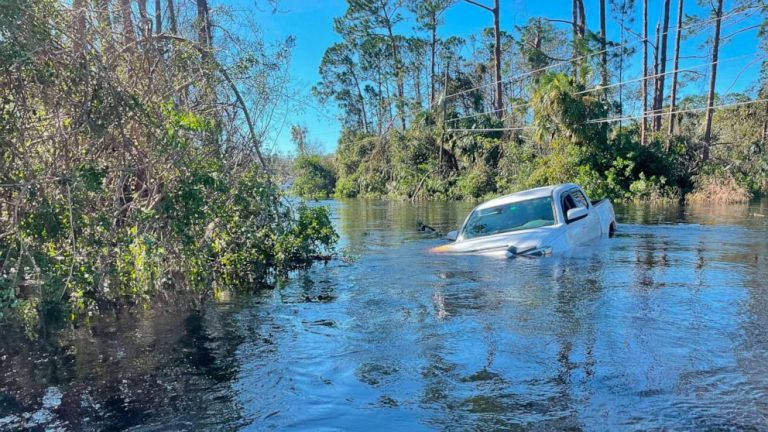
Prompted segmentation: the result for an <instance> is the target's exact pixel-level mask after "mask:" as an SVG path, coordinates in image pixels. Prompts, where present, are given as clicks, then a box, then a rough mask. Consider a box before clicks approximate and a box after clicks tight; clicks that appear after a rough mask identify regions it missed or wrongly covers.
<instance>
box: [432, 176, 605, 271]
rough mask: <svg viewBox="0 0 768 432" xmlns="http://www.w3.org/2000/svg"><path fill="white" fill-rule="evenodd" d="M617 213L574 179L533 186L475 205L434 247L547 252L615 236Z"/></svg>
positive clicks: (516, 253)
mask: <svg viewBox="0 0 768 432" xmlns="http://www.w3.org/2000/svg"><path fill="white" fill-rule="evenodd" d="M615 231H616V216H615V214H614V211H613V205H612V204H611V202H610V201H609V200H608V199H602V200H598V201H590V200H589V199H588V198H587V194H586V193H584V190H583V189H582V188H581V187H580V186H578V185H576V184H573V183H566V184H560V185H555V186H547V187H541V188H536V189H530V190H526V191H522V192H517V193H514V194H511V195H506V196H503V197H500V198H496V199H493V200H491V201H487V202H484V203H482V204H480V205H479V206H477V207H475V208H474V209H473V210H472V212H470V214H469V215H468V216H467V218H466V219H465V220H464V223H463V224H462V226H461V228H459V230H457V231H451V232H449V233H448V235H447V236H446V239H447V240H449V241H450V243H448V244H444V245H441V246H437V247H434V248H432V249H431V250H430V251H431V252H434V253H458V254H493V255H496V254H500V255H506V256H508V257H519V256H543V255H550V254H552V253H554V252H561V251H564V250H567V249H570V248H572V247H575V246H578V245H581V244H585V243H589V242H591V241H594V240H596V239H599V238H601V237H611V236H613V233H614V232H615Z"/></svg>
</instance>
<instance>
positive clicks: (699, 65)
mask: <svg viewBox="0 0 768 432" xmlns="http://www.w3.org/2000/svg"><path fill="white" fill-rule="evenodd" d="M757 54H758V52H753V53H749V54H742V55H738V56H732V57H727V58H723V59H719V60H718V61H716V62H708V63H701V64H698V65H695V66H688V67H685V68H678V69H675V70H671V71H666V72H664V73H658V74H653V75H648V76H647V77H638V78H633V79H630V80H626V81H622V82H618V83H613V84H610V85H607V86H597V87H593V88H591V89H586V90H581V91H578V92H576V93H574V95H582V94H587V93H592V92H596V91H603V90H605V89H609V88H614V87H621V86H624V85H626V84H630V83H634V82H639V81H643V80H649V79H655V78H658V77H661V76H666V75H671V74H674V73H675V72H689V71H692V70H696V69H700V68H704V67H707V66H712V65H713V64H719V63H724V62H726V61H734V60H739V59H742V58H756V56H757ZM531 104H532V102H530V101H529V102H525V103H521V104H515V105H512V106H509V107H507V108H506V109H508V110H510V112H511V110H513V109H515V108H522V107H525V106H529V105H531ZM498 111H499V110H492V111H485V112H481V113H475V114H470V115H465V116H462V117H456V118H452V119H449V120H447V122H456V121H459V120H464V119H468V118H473V117H479V116H482V115H488V114H494V113H496V112H498Z"/></svg>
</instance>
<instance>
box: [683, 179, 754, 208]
mask: <svg viewBox="0 0 768 432" xmlns="http://www.w3.org/2000/svg"><path fill="white" fill-rule="evenodd" d="M694 185H695V186H694V188H693V191H691V193H689V194H688V195H687V196H686V197H685V199H686V201H687V202H689V203H708V204H739V203H745V202H748V201H749V200H750V199H752V194H751V193H750V192H749V189H748V188H746V187H745V186H742V185H740V184H738V183H737V182H736V179H734V178H733V176H730V175H700V176H697V177H695V178H694Z"/></svg>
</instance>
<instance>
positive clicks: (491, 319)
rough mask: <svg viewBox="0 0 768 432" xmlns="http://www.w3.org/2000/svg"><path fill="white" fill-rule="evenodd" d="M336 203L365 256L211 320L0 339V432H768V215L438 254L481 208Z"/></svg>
mask: <svg viewBox="0 0 768 432" xmlns="http://www.w3.org/2000/svg"><path fill="white" fill-rule="evenodd" d="M320 204H327V205H331V206H332V210H333V215H334V223H336V225H337V227H338V229H339V231H340V233H341V235H342V240H341V242H342V245H341V246H342V247H343V248H345V249H346V250H348V251H351V252H352V254H353V255H356V256H357V257H358V259H357V261H356V262H353V263H348V262H343V261H338V262H333V263H331V264H328V265H325V266H322V265H319V266H315V267H313V268H312V269H310V270H306V271H301V272H297V273H296V274H295V275H293V277H292V278H291V279H290V280H289V281H287V282H286V283H285V284H284V286H282V287H280V288H279V289H275V290H268V291H262V292H261V293H259V294H255V295H253V296H251V297H248V298H240V299H236V300H234V301H232V302H229V303H219V304H216V303H211V304H208V305H206V306H205V307H203V308H202V309H201V310H199V311H189V310H187V309H181V310H168V309H162V310H144V311H122V312H120V313H118V314H114V315H111V316H103V317H99V318H98V319H95V320H94V322H93V323H91V324H90V325H88V326H84V327H82V328H77V329H63V330H60V331H55V332H51V333H50V334H48V335H45V337H42V338H40V339H38V340H36V341H29V340H28V339H26V338H25V337H24V335H21V334H14V333H8V332H6V333H4V334H3V337H2V339H1V340H0V359H2V365H3V368H2V375H0V430H4V429H17V428H24V427H27V428H33V429H34V428H38V429H44V428H55V427H61V428H64V429H78V430H79V429H85V430H89V429H91V430H98V429H132V430H167V429H174V430H178V429H180V430H185V429H223V430H231V429H251V430H262V429H272V428H274V429H288V430H291V429H295V430H308V429H309V430H316V429H329V428H335V429H344V430H359V429H363V428H365V429H371V430H376V429H380V430H392V429H407V430H419V429H425V430H428V429H438V430H440V429H450V430H454V429H459V430H465V429H479V430H488V429H505V430H507V429H509V430H528V429H543V430H549V429H571V430H581V429H763V428H765V427H766V425H768V419H767V418H766V413H768V402H767V401H768V394H767V393H768V285H766V283H765V281H766V280H768V270H766V269H767V268H768V263H767V262H766V260H767V258H766V257H768V236H766V233H767V232H768V218H766V217H765V216H763V215H766V214H768V203H765V202H764V203H753V204H751V205H745V206H735V207H726V208H707V207H686V208H682V207H678V206H670V207H648V206H637V205H634V206H617V214H618V218H619V221H620V223H621V225H620V229H619V233H618V235H617V236H616V238H614V239H610V240H604V241H601V242H600V243H598V244H595V245H591V246H590V247H585V248H581V249H579V250H575V251H573V252H571V253H569V254H565V255H559V256H554V257H547V258H543V259H532V260H529V259H518V260H506V259H495V258H488V257H481V256H440V255H430V254H429V253H427V250H428V249H429V248H430V247H432V246H434V245H436V244H439V243H441V242H442V241H443V240H441V239H439V237H438V236H437V235H435V234H434V233H430V232H421V231H419V230H417V221H422V222H424V223H427V224H429V225H430V226H432V227H434V228H436V229H437V230H439V231H442V232H447V231H449V230H451V229H455V227H456V226H458V225H459V224H460V223H461V221H462V220H463V218H464V216H465V215H466V213H467V211H468V210H469V209H470V208H471V206H472V205H471V204H467V203H425V204H419V205H416V206H413V205H409V204H405V203H393V202H384V201H363V200H355V201H342V202H333V201H329V202H325V203H320Z"/></svg>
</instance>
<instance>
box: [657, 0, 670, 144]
mask: <svg viewBox="0 0 768 432" xmlns="http://www.w3.org/2000/svg"><path fill="white" fill-rule="evenodd" d="M669 2H670V1H669V0H664V18H663V24H662V27H661V29H662V32H661V46H660V47H659V48H658V49H659V71H658V74H657V76H656V81H655V83H656V85H655V86H654V92H653V110H654V111H655V112H656V113H657V114H659V113H660V112H661V108H662V106H663V105H664V74H665V73H666V70H667V35H668V33H669ZM653 130H654V131H655V132H658V131H660V130H661V115H657V116H655V117H654V118H653Z"/></svg>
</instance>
